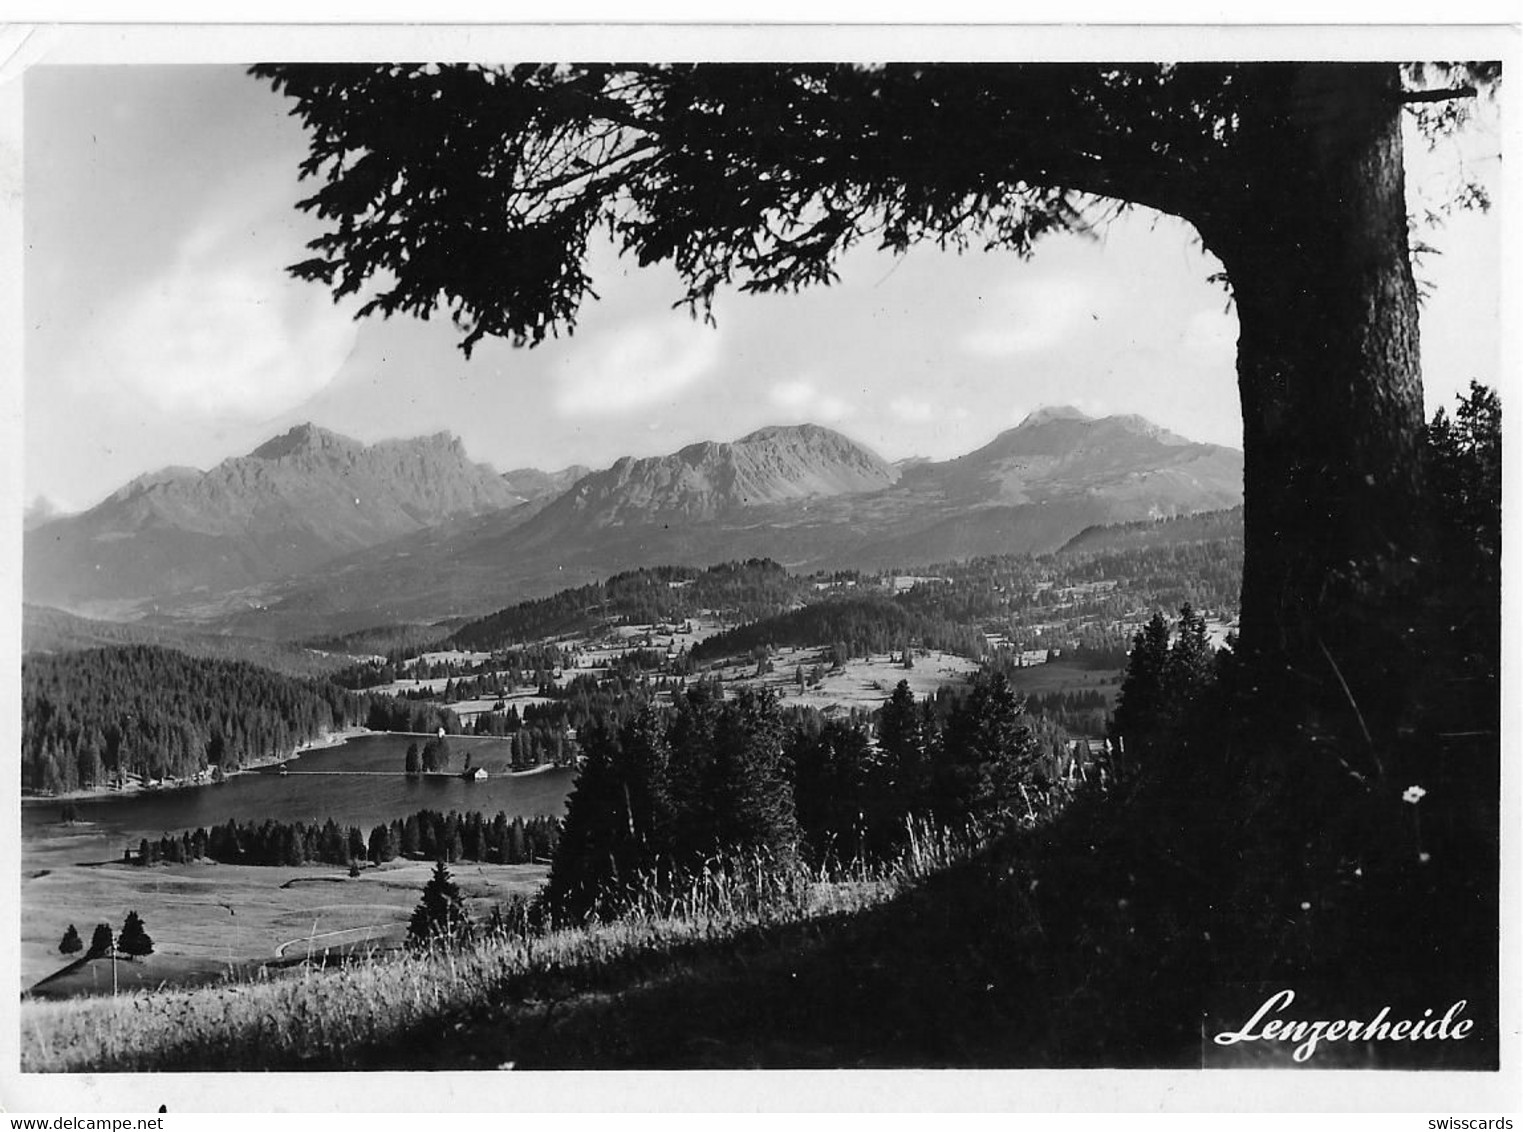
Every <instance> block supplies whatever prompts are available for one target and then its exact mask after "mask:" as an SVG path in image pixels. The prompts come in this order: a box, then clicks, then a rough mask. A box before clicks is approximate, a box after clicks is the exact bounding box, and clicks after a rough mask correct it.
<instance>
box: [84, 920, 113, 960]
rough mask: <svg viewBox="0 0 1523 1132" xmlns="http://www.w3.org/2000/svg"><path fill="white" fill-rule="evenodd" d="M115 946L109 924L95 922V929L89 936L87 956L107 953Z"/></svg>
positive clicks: (92, 956)
mask: <svg viewBox="0 0 1523 1132" xmlns="http://www.w3.org/2000/svg"><path fill="white" fill-rule="evenodd" d="M115 946H116V938H115V936H113V935H112V934H111V925H110V924H96V925H95V931H94V933H93V934H92V935H91V936H90V950H89V953H88V954H89V956H90V957H91V958H94V957H95V956H97V955H109V954H111V951H112V949H113V948H114V947H115Z"/></svg>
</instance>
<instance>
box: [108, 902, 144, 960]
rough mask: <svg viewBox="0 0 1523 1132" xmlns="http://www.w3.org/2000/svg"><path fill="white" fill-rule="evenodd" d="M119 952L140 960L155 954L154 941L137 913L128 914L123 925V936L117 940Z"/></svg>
mask: <svg viewBox="0 0 1523 1132" xmlns="http://www.w3.org/2000/svg"><path fill="white" fill-rule="evenodd" d="M116 946H117V950H119V951H121V952H122V954H124V955H130V956H132V957H133V958H138V957H141V956H144V955H152V954H153V940H152V939H151V938H150V937H149V935H148V932H147V931H146V930H145V929H144V928H143V921H142V919H141V918H139V916H138V914H137V913H136V912H128V913H127V919H126V920H125V921H123V923H122V932H121V935H119V936H118V937H117V940H116Z"/></svg>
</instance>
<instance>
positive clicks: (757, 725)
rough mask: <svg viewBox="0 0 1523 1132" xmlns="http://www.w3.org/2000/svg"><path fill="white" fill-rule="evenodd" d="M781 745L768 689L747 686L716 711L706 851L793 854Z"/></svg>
mask: <svg viewBox="0 0 1523 1132" xmlns="http://www.w3.org/2000/svg"><path fill="white" fill-rule="evenodd" d="M783 741H784V729H783V720H782V716H781V714H780V713H779V711H778V707H777V697H776V696H775V695H774V694H773V693H772V692H771V691H767V690H763V691H760V692H758V691H755V690H753V689H749V688H748V689H746V690H744V691H742V692H741V693H740V695H739V696H737V697H736V698H735V700H734V701H732V702H730V703H727V704H725V705H724V706H723V707H722V708H721V709H720V711H719V715H718V718H717V719H716V721H715V727H714V758H713V762H712V763H711V764H710V766H709V774H708V796H709V798H710V800H711V805H712V809H711V811H710V813H709V815H708V818H709V825H708V830H707V834H708V837H707V840H708V842H709V845H708V848H710V849H715V848H724V849H742V850H749V849H760V850H764V851H766V852H769V853H771V854H774V855H776V856H780V857H790V856H792V854H793V852H794V849H795V848H796V846H797V844H798V837H799V830H798V817H797V813H796V811H795V809H794V801H793V784H792V777H793V776H792V773H791V768H789V767H788V765H787V761H786V759H785V757H784V753H783Z"/></svg>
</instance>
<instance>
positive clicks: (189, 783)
mask: <svg viewBox="0 0 1523 1132" xmlns="http://www.w3.org/2000/svg"><path fill="white" fill-rule="evenodd" d="M371 734H380V733H379V732H372V731H371V730H370V729H369V728H368V727H345V728H343V729H341V730H339V731H328V732H324V733H323V734H322V735H320V736H319V737H318V738H316V739H313V740H310V741H309V742H306V743H302V744H301V745H300V746H298V747H297V748H296V749H295V750H294V751H292V752H291V753H290V754H286V755H276V756H274V757H272V758H268V759H256V760H254V761H253V762H249V763H245V764H244V765H243V766H241V767H239V768H238V769H237V770H230V771H228V772H226V773H225V774H224V775H223V776H222V778H223V780H226V779H230V778H236V777H238V776H239V775H240V774H252V773H256V772H258V771H260V770H263V769H264V768H265V767H271V766H279V765H280V764H281V763H283V762H288V761H289V760H291V759H295V758H300V757H301V756H302V754H303V753H305V752H307V751H321V750H326V749H328V748H330V747H341V746H343V745H344V744H345V743H347V742H349V740H350V739H354V738H357V737H358V736H361V735H371ZM217 781H218V780H217V779H214V778H212V776H211V775H210V774H209V773H208V774H207V775H206V777H205V778H201V779H188V780H186V781H183V782H174V783H165V784H161V785H157V786H154V785H150V784H148V783H145V782H144V781H143V780H142V779H140V778H131V779H129V780H128V781H127V783H126V785H124V786H91V787H89V788H88V789H82V790H69V791H66V792H65V793H63V794H22V796H21V804H22V805H23V806H45V805H48V806H50V805H57V804H58V803H60V802H99V801H102V800H104V799H109V798H131V797H134V796H135V795H139V794H150V793H161V792H165V791H170V790H190V789H195V788H197V787H201V786H214V785H216V783H217Z"/></svg>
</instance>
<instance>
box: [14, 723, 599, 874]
mask: <svg viewBox="0 0 1523 1132" xmlns="http://www.w3.org/2000/svg"><path fill="white" fill-rule="evenodd" d="M423 742H424V737H422V736H417V735H393V734H373V735H361V736H358V737H356V738H353V739H350V740H349V741H348V742H347V743H344V744H342V745H340V746H337V747H326V748H322V749H319V750H314V751H306V752H304V753H303V754H301V755H300V756H299V757H293V758H291V759H289V760H287V765H288V766H289V767H290V769H291V770H292V771H293V772H297V771H304V772H313V771H325V772H326V771H365V772H370V773H364V774H327V773H324V774H314V773H291V774H288V775H281V774H280V773H279V772H278V770H277V769H276V768H274V767H267V768H264V769H261V770H259V771H253V772H250V773H247V774H240V775H236V776H234V777H232V778H229V779H228V780H227V781H225V782H221V783H217V784H214V785H208V786H190V787H182V788H178V789H168V790H155V791H145V792H142V793H138V794H128V795H122V796H117V797H111V796H107V797H102V798H99V799H94V798H92V799H88V800H79V801H77V802H75V808H76V810H77V812H78V818H79V821H80V822H81V823H82V824H81V825H78V826H73V827H62V826H60V825H59V820H58V817H59V806H60V803H57V802H46V803H44V802H37V803H33V802H28V803H27V804H26V805H23V806H22V808H21V835H22V848H23V852H24V853H25V851H26V850H27V849H28V848H29V847H30V848H33V849H40V848H41V845H39V844H37V842H39V841H42V840H49V841H56V839H58V836H59V834H60V833H61V832H63V830H64V829H68V830H69V831H70V833H72V834H73V836H71V837H68V838H67V840H68V841H69V842H71V843H73V846H74V850H75V852H76V853H78V852H81V851H84V850H86V847H87V846H88V851H89V853H90V854H91V855H98V854H101V853H105V854H106V856H107V857H109V858H111V859H119V858H120V857H121V850H122V848H123V847H125V846H126V845H129V844H130V845H133V846H136V844H137V842H138V840H139V839H140V838H142V837H145V836H149V837H158V836H159V835H160V834H163V833H166V832H168V833H178V832H180V831H181V830H187V829H195V828H196V827H197V826H204V827H206V828H208V829H209V828H210V827H212V826H214V825H220V824H222V823H223V822H226V821H227V820H229V819H234V820H236V821H239V822H250V821H253V822H259V821H263V820H264V819H266V818H273V819H275V820H277V821H285V822H295V821H302V822H312V821H317V822H322V821H324V820H326V819H327V818H332V819H333V820H334V821H336V822H337V823H338V824H339V825H341V826H350V825H355V826H359V827H360V828H361V830H363V831H364V833H365V834H366V835H367V836H368V835H369V833H370V829H371V827H372V826H374V825H377V824H378V823H380V822H383V821H390V820H391V819H392V818H400V817H406V816H407V815H408V814H410V813H413V812H415V811H417V810H421V809H431V810H445V811H447V810H460V811H462V812H468V811H470V810H480V811H481V812H482V813H483V814H485V815H486V816H487V817H492V816H494V815H495V814H496V813H497V811H499V810H502V811H504V812H505V813H506V814H507V815H508V817H509V818H514V817H524V818H531V817H538V816H541V815H548V816H557V817H558V816H560V815H561V814H563V813H564V812H565V805H566V795H567V794H568V793H569V792H570V790H571V785H572V782H573V780H574V778H575V774H576V772H575V771H574V770H571V769H569V768H563V767H556V768H549V769H545V770H540V771H536V772H533V773H530V774H521V775H514V776H509V775H508V774H507V773H506V771H507V767H508V765H509V763H508V759H509V746H508V741H507V740H505V739H501V738H496V737H492V736H465V735H451V736H450V737H449V743H450V748H451V751H452V752H453V759H452V762H451V767H452V769H454V770H456V771H458V770H459V769H461V768H462V767H463V766H464V765H465V756H466V754H467V753H468V754H469V755H470V757H471V765H472V766H481V767H485V768H486V770H487V772H488V774H489V775H490V777H488V778H487V779H485V780H484V781H480V782H469V781H466V780H465V779H463V778H460V777H459V776H458V775H451V776H442V775H440V776H428V775H425V776H421V777H409V776H407V775H405V774H403V773H401V772H402V768H403V765H404V760H405V757H406V751H407V745H408V744H409V743H418V744H419V745H420V746H421V744H422V743H423ZM376 772H383V773H376ZM83 823H90V824H89V825H84V824H83ZM104 842H109V843H110V845H109V846H108V845H107V844H105V843H104ZM111 846H114V848H112V847H111ZM55 848H57V846H56V845H55ZM70 855H71V856H73V855H74V854H72V853H71V854H70ZM75 859H78V857H77V856H76V857H75ZM28 863H29V864H31V862H28Z"/></svg>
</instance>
